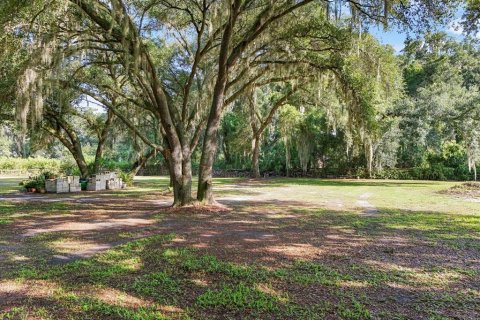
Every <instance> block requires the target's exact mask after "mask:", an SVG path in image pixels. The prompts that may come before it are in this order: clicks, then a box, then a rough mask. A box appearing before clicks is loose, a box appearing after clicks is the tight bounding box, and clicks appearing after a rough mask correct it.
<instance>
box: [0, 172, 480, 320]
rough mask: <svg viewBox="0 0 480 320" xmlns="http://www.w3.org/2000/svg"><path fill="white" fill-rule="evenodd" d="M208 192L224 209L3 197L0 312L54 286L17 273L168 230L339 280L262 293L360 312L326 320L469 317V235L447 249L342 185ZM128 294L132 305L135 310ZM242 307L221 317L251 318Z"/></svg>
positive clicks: (230, 257)
mask: <svg viewBox="0 0 480 320" xmlns="http://www.w3.org/2000/svg"><path fill="white" fill-rule="evenodd" d="M354 187H355V186H352V188H354ZM379 188H384V187H383V186H379ZM218 189H219V191H218V197H217V198H218V201H219V202H220V203H221V204H223V205H225V206H226V207H227V208H228V209H218V208H210V209H199V208H184V209H169V208H167V207H168V205H169V204H170V203H171V197H170V196H169V195H162V194H160V193H159V192H150V191H149V192H139V193H134V192H132V193H129V192H126V193H124V194H120V196H119V194H117V193H112V192H104V193H88V194H83V193H82V194H81V195H47V196H45V195H25V194H7V195H3V196H2V197H1V198H0V202H1V203H2V205H3V206H4V209H5V210H10V211H8V212H14V213H13V214H12V217H11V218H9V219H11V222H10V223H6V224H3V225H2V224H0V259H1V261H2V262H1V264H0V310H11V309H12V308H15V307H20V306H25V305H28V306H35V305H44V304H45V302H44V301H43V300H44V299H46V298H48V297H50V296H52V295H54V294H53V293H52V292H53V291H54V288H53V287H52V288H50V289H51V290H50V289H48V288H49V286H54V285H52V283H51V282H50V283H49V284H48V285H47V284H45V283H42V282H38V281H37V282H31V281H30V282H29V281H18V279H19V278H22V276H21V275H20V276H19V275H18V273H15V272H16V271H18V269H19V268H24V269H28V267H31V266H35V265H38V264H43V265H44V266H46V268H49V266H56V265H63V264H68V263H72V262H73V261H76V260H78V259H84V258H90V257H92V256H94V255H96V254H98V253H101V252H105V251H106V250H109V249H111V248H114V247H116V246H118V245H121V244H124V243H127V242H129V241H132V240H135V239H143V238H146V237H149V236H152V235H159V234H162V235H165V234H175V239H174V240H173V242H172V246H173V247H181V248H193V249H194V250H195V252H197V253H198V254H200V255H203V254H208V255H212V256H214V257H216V258H217V259H219V260H221V261H228V262H229V263H234V264H238V265H252V264H254V265H259V266H261V267H262V268H267V269H268V270H276V269H280V268H289V267H291V266H292V265H294V264H295V263H296V262H298V261H302V262H305V261H310V262H313V263H317V264H319V265H321V266H325V267H328V268H330V269H331V270H335V272H337V273H340V274H345V275H349V277H348V278H347V277H346V278H345V279H344V280H342V281H341V283H340V284H339V285H335V286H334V287H331V286H330V285H329V284H325V283H322V282H321V281H320V282H318V281H305V282H300V283H289V282H284V281H273V283H270V286H271V288H270V289H271V290H278V291H281V292H283V293H285V294H286V295H288V296H289V297H290V298H289V299H290V300H291V301H292V303H297V304H298V305H302V306H313V305H317V304H318V303H319V302H321V301H329V302H331V303H332V304H337V305H340V304H341V303H343V302H342V301H343V300H342V301H341V299H343V298H341V299H340V298H339V297H344V296H346V295H347V296H352V297H355V299H356V300H354V301H357V300H358V301H361V303H362V305H363V307H364V308H365V309H368V315H365V314H364V315H363V316H362V313H361V312H358V313H355V312H354V311H352V313H351V314H349V313H348V312H347V313H340V311H338V310H340V309H339V307H337V308H336V309H335V308H334V309H332V310H333V311H326V315H325V316H324V318H326V319H339V318H343V319H363V318H365V319H367V318H375V319H479V318H480V276H479V275H480V273H479V272H480V250H479V248H480V246H479V241H478V238H477V237H478V234H475V235H474V237H473V238H472V237H470V236H469V237H465V239H463V240H464V241H463V240H462V239H459V240H461V241H463V242H453V243H451V242H449V239H448V237H443V236H444V233H439V234H441V236H437V233H435V234H433V233H430V232H431V230H428V224H422V225H421V226H420V227H415V228H414V227H412V224H410V223H406V222H405V221H404V220H402V219H404V217H403V216H397V215H396V213H395V212H392V211H391V208H388V207H387V206H384V205H383V204H382V203H375V202H374V201H373V200H372V199H374V198H375V194H376V191H375V190H370V189H368V190H363V189H362V190H358V192H357V191H353V190H354V189H348V188H346V189H345V191H344V194H345V197H344V198H339V197H338V194H336V193H335V192H336V190H333V189H329V187H328V186H327V187H324V186H311V185H307V186H302V185H285V184H281V185H270V184H266V183H263V182H258V181H238V182H234V183H231V184H223V185H221V186H220V187H219V188H218ZM332 190H333V191H332ZM365 191H367V192H365ZM329 193H330V194H329ZM12 208H13V209H12ZM15 208H16V209H15ZM6 212H7V211H6ZM411 213H412V215H413V214H415V213H416V212H415V211H411ZM419 214H420V213H419ZM422 214H423V213H422ZM441 214H444V213H441ZM392 217H394V218H392ZM389 219H392V220H389ZM447 220H448V218H447ZM476 221H478V220H476ZM442 223H443V222H442ZM452 223H456V222H452ZM442 226H443V224H442ZM431 227H432V228H437V229H435V230H440V231H442V230H441V228H440V227H439V226H437V225H435V224H432V225H431ZM425 228H427V229H425ZM460 229H462V228H460ZM460 229H459V230H460ZM462 230H463V229H462ZM446 231H447V233H448V230H446ZM457 231H458V230H457V229H455V232H457ZM458 232H459V234H462V233H461V232H460V231H458ZM458 243H460V245H457V244H458ZM462 244H463V245H462ZM316 272H318V271H316ZM310 276H313V277H315V276H317V277H318V274H317V275H316V274H315V272H314V273H313V274H310ZM24 278H25V277H23V279H24ZM26 278H28V276H27V277H26ZM15 279H17V280H15ZM315 279H316V278H315ZM41 288H44V291H45V290H46V291H45V292H42V289H41ZM49 290H50V291H49ZM52 290H53V291H52ZM110 294H111V292H110ZM42 299H43V300H42ZM132 299H133V298H132ZM139 299H140V300H139V301H140V302H138V303H133V305H134V306H137V307H138V305H142V303H144V302H141V301H143V300H141V297H139ZM42 301H43V302H42ZM182 304H183V305H182ZM189 304H190V308H192V306H191V304H192V302H191V301H188V300H186V301H184V302H178V306H177V307H181V309H182V310H185V308H186V307H188V305H189ZM459 304H461V305H459ZM222 308H223V309H222ZM222 308H220V309H218V308H214V309H212V310H208V309H207V310H206V311H205V310H203V309H202V310H201V311H198V312H197V311H192V312H193V313H192V314H193V317H194V318H204V317H205V318H207V317H213V318H222V315H223V314H226V313H225V312H227V311H228V310H229V309H228V306H227V307H225V306H223V307H222ZM351 309H352V310H354V307H352V308H351ZM226 310H227V311H226ZM335 310H336V311H335ZM229 312H230V311H229ZM249 312H250V311H245V310H243V311H242V310H240V311H238V312H234V311H232V312H231V313H229V315H230V316H231V317H233V318H244V317H245V318H248V317H253V318H255V317H256V316H255V315H252V314H250V313H249ZM0 314H1V312H0ZM168 314H171V315H172V317H175V314H176V313H175V311H170V312H169V313H168ZM35 317H36V316H35ZM35 317H32V318H35ZM263 317H265V318H273V319H277V318H292V316H286V315H273V316H272V315H270V314H268V317H267V314H265V315H263V316H262V317H261V318H263ZM38 318H42V317H41V316H40V317H38ZM54 318H55V317H54ZM57 318H58V315H57ZM60 318H61V317H60ZM105 318H117V317H115V316H113V317H105ZM293 318H300V316H298V317H297V316H293ZM305 318H309V317H308V316H307V317H305ZM5 319H7V318H5Z"/></svg>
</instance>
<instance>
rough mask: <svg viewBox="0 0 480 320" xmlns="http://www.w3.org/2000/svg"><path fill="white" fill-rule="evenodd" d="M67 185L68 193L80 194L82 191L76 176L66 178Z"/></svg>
mask: <svg viewBox="0 0 480 320" xmlns="http://www.w3.org/2000/svg"><path fill="white" fill-rule="evenodd" d="M67 180H68V185H69V187H70V190H69V191H70V192H80V191H82V187H81V185H80V177H78V176H68V177H67Z"/></svg>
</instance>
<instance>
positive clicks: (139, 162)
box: [130, 149, 155, 176]
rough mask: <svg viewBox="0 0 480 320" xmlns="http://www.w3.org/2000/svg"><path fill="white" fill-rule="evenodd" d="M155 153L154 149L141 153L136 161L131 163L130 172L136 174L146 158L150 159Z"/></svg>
mask: <svg viewBox="0 0 480 320" xmlns="http://www.w3.org/2000/svg"><path fill="white" fill-rule="evenodd" d="M154 155H155V149H152V150H150V151H149V152H148V153H146V154H142V155H141V156H140V157H139V158H138V160H137V161H135V162H134V163H133V165H132V170H130V173H131V174H132V175H133V176H136V175H137V174H138V172H139V171H140V170H141V169H142V168H143V167H144V166H145V164H146V163H147V161H148V160H150V159H151V158H152V157H153V156H154Z"/></svg>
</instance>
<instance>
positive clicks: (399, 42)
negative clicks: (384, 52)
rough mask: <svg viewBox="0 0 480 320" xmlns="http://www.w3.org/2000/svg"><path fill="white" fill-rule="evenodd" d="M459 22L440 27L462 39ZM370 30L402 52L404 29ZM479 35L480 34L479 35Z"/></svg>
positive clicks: (380, 28)
mask: <svg viewBox="0 0 480 320" xmlns="http://www.w3.org/2000/svg"><path fill="white" fill-rule="evenodd" d="M457 24H458V21H456V22H453V23H452V24H450V25H449V26H448V27H444V28H443V29H440V30H443V31H445V32H446V33H447V34H449V35H450V36H452V37H454V38H457V39H459V40H460V39H462V38H463V36H462V30H461V28H458V27H456V26H457ZM440 30H439V31H440ZM369 31H370V33H371V34H373V35H374V36H375V37H376V38H377V39H379V40H380V42H382V43H383V44H389V45H391V46H392V47H393V48H394V49H395V51H396V52H397V53H400V51H401V50H402V49H403V47H404V42H405V39H406V38H407V33H406V32H405V31H404V30H398V29H395V28H392V29H391V30H388V31H384V30H383V27H381V26H375V27H372V28H370V30H369ZM479 36H480V34H479V35H478V36H477V37H479ZM410 37H415V35H414V34H410Z"/></svg>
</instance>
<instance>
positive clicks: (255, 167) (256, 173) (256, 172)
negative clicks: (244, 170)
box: [252, 137, 260, 178]
mask: <svg viewBox="0 0 480 320" xmlns="http://www.w3.org/2000/svg"><path fill="white" fill-rule="evenodd" d="M252 175H253V177H254V178H260V137H255V138H254V141H253V156H252Z"/></svg>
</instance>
